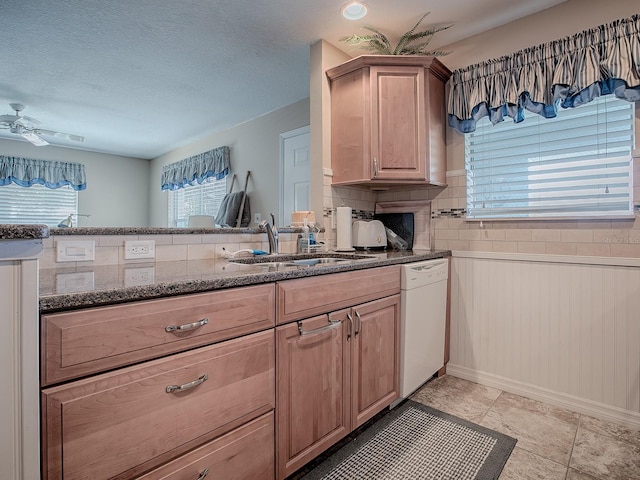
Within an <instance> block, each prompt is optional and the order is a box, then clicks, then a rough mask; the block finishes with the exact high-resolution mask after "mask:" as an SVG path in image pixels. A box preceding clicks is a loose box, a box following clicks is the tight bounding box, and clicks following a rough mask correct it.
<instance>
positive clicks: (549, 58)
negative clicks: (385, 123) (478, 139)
mask: <svg viewBox="0 0 640 480" xmlns="http://www.w3.org/2000/svg"><path fill="white" fill-rule="evenodd" d="M449 82H450V88H449V99H448V106H447V113H448V116H449V125H450V126H451V127H453V128H455V129H456V130H458V131H459V132H461V133H468V132H473V131H474V130H475V128H476V122H477V121H478V120H479V119H481V118H482V117H486V116H488V117H489V118H490V120H491V122H492V123H493V124H496V123H498V122H500V121H502V120H503V119H504V117H505V116H506V117H511V118H513V119H514V121H515V122H521V121H522V120H523V119H524V110H528V111H531V112H534V113H537V114H540V115H542V116H544V117H546V118H551V117H555V116H556V114H557V107H558V104H561V105H562V106H563V107H565V108H567V107H577V106H579V105H582V104H584V103H587V102H590V101H591V100H593V99H594V98H596V97H598V96H600V95H608V94H614V95H615V96H616V97H618V98H621V99H624V100H628V101H630V102H636V101H638V100H640V15H634V16H633V17H631V18H627V19H623V20H617V21H615V22H612V23H610V24H608V25H601V26H599V27H596V28H593V29H590V30H586V31H584V32H581V33H578V34H576V35H573V36H571V37H566V38H563V39H561V40H556V41H553V42H549V43H545V44H542V45H538V46H536V47H531V48H527V49H525V50H520V51H519V52H515V53H513V54H511V55H507V56H504V57H501V58H497V59H494V60H490V61H487V62H484V63H479V64H476V65H471V66H469V67H466V68H463V69H460V70H456V71H454V72H453V74H452V76H451V78H450V80H449Z"/></svg>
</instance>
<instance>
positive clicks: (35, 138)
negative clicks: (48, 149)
mask: <svg viewBox="0 0 640 480" xmlns="http://www.w3.org/2000/svg"><path fill="white" fill-rule="evenodd" d="M20 135H21V136H22V138H25V139H27V140H29V141H30V142H31V143H33V144H34V145H35V146H37V147H44V146H45V145H49V142H47V141H46V140H45V139H44V138H42V137H41V136H40V135H38V134H37V133H35V132H30V131H28V130H24V131H23V132H22V133H20Z"/></svg>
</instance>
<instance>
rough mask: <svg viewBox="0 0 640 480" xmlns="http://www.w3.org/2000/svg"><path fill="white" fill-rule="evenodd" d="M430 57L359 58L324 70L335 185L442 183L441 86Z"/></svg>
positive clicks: (440, 68) (445, 72) (440, 70)
mask: <svg viewBox="0 0 640 480" xmlns="http://www.w3.org/2000/svg"><path fill="white" fill-rule="evenodd" d="M450 75H451V72H450V71H449V69H447V67H445V66H444V65H443V64H442V63H440V61H438V60H437V59H436V58H434V57H421V56H415V57H414V56H401V55H363V56H360V57H357V58H354V59H352V60H349V61H348V62H346V63H343V64H342V65H340V66H337V67H335V68H332V69H330V70H327V76H328V77H329V79H330V81H331V168H332V170H333V184H334V185H340V184H341V185H355V184H363V185H368V186H369V187H371V188H375V187H384V186H393V185H401V184H433V185H445V184H446V146H445V125H446V123H445V122H446V112H445V102H444V89H445V82H446V81H447V79H448V78H449V76H450Z"/></svg>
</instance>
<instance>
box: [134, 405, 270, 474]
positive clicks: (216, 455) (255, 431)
mask: <svg viewBox="0 0 640 480" xmlns="http://www.w3.org/2000/svg"><path fill="white" fill-rule="evenodd" d="M273 451H274V445H273V412H270V413H267V414H265V415H263V416H262V417H259V418H257V419H256V420H253V421H251V422H249V423H247V424H246V425H243V426H241V427H239V428H236V429H235V430H234V431H232V432H230V433H227V434H226V435H223V436H222V437H220V438H216V439H215V440H213V441H211V442H209V443H207V444H205V445H203V446H202V447H200V448H197V449H195V450H194V451H192V452H189V453H187V454H185V455H183V456H182V457H180V458H178V459H177V460H174V461H173V462H169V463H168V464H166V465H163V466H162V467H160V468H158V469H156V470H153V471H152V472H149V473H148V474H146V475H143V476H142V477H139V480H198V479H201V480H204V479H205V478H211V479H224V480H249V479H260V480H273V478H274V472H275V469H274V464H273Z"/></svg>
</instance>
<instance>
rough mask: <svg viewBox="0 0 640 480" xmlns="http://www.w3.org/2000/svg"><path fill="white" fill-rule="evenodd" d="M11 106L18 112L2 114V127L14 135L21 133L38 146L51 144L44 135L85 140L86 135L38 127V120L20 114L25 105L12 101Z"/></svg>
mask: <svg viewBox="0 0 640 480" xmlns="http://www.w3.org/2000/svg"><path fill="white" fill-rule="evenodd" d="M9 106H10V107H11V108H12V109H13V110H14V111H15V112H16V113H15V115H0V129H5V130H9V132H10V133H13V134H14V135H20V136H21V137H23V138H24V139H26V140H28V141H30V142H31V143H33V144H34V145H36V146H38V147H41V146H44V145H49V142H47V141H46V140H45V139H44V138H42V135H45V136H47V135H48V136H52V137H58V138H64V139H67V140H73V141H75V142H84V137H81V136H80V135H72V134H70V133H62V132H55V131H53V130H45V129H43V128H37V127H36V126H35V125H37V124H39V123H40V122H39V121H38V120H36V119H35V118H31V117H27V116H23V115H20V112H21V111H22V110H24V105H22V104H20V103H10V104H9Z"/></svg>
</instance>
